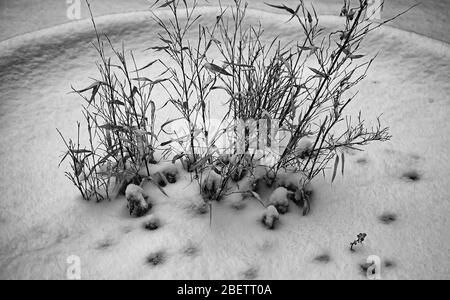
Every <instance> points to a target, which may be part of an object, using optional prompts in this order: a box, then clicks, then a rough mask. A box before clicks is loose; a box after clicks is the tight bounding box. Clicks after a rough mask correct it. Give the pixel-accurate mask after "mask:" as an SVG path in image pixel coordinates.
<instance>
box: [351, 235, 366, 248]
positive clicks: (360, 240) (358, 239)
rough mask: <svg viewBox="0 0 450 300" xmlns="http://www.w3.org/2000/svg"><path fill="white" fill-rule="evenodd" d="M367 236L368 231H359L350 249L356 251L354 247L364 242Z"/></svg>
mask: <svg viewBox="0 0 450 300" xmlns="http://www.w3.org/2000/svg"><path fill="white" fill-rule="evenodd" d="M366 236H367V233H359V234H358V235H357V236H356V240H354V241H353V242H351V243H350V251H355V249H353V247H354V246H356V245H358V244H362V242H364V240H365V238H366Z"/></svg>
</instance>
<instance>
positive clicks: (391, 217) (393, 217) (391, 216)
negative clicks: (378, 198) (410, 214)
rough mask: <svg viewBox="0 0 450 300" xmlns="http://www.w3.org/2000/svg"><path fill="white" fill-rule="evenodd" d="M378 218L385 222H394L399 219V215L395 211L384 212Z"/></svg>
mask: <svg viewBox="0 0 450 300" xmlns="http://www.w3.org/2000/svg"><path fill="white" fill-rule="evenodd" d="M378 219H379V220H380V222H381V223H383V224H391V223H392V222H394V221H396V220H397V215H396V214H393V213H384V214H382V215H381V216H379V217H378Z"/></svg>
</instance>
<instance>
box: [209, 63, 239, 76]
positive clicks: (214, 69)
mask: <svg viewBox="0 0 450 300" xmlns="http://www.w3.org/2000/svg"><path fill="white" fill-rule="evenodd" d="M205 68H207V69H208V70H210V71H211V72H214V73H220V74H222V75H226V76H233V75H231V74H230V73H228V72H227V71H226V70H225V69H224V68H221V67H219V66H218V65H215V64H211V63H205Z"/></svg>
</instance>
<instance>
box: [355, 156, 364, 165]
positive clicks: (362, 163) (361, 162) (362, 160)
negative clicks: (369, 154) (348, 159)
mask: <svg viewBox="0 0 450 300" xmlns="http://www.w3.org/2000/svg"><path fill="white" fill-rule="evenodd" d="M356 163H358V164H360V165H365V164H367V158H365V157H361V158H358V159H357V160H356Z"/></svg>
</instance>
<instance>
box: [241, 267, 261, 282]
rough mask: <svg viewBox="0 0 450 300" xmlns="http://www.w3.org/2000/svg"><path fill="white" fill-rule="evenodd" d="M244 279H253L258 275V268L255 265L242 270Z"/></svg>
mask: <svg viewBox="0 0 450 300" xmlns="http://www.w3.org/2000/svg"><path fill="white" fill-rule="evenodd" d="M242 275H243V277H244V279H247V280H252V279H255V278H256V277H258V268H256V267H251V268H249V269H247V270H245V271H244V273H242Z"/></svg>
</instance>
